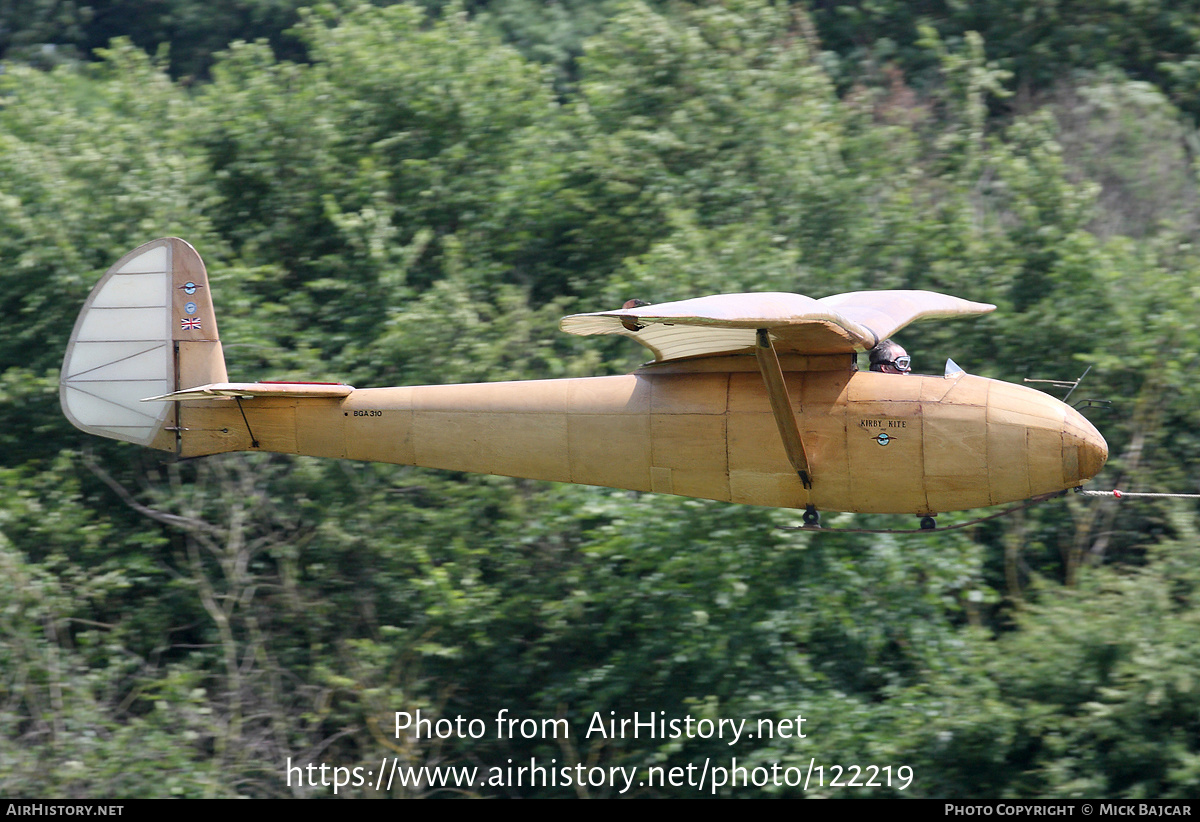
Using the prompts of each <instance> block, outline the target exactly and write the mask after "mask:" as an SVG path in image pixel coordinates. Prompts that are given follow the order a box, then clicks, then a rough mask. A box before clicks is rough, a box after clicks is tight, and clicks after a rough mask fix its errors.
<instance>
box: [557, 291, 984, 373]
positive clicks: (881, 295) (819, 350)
mask: <svg viewBox="0 0 1200 822" xmlns="http://www.w3.org/2000/svg"><path fill="white" fill-rule="evenodd" d="M995 308H996V306H994V305H990V304H988V303H976V302H971V301H970V300H964V299H960V298H959V297H952V296H950V295H948V294H938V293H937V292H934V291H853V292H849V293H846V294H835V295H833V296H830V297H823V298H822V299H819V300H815V299H813V298H811V297H805V296H804V295H802V294H787V293H782V292H767V293H761V294H715V295H713V296H710V297H698V298H696V299H691V300H680V301H677V302H669V303H659V304H658V305H646V306H641V307H638V308H628V309H619V310H617V311H598V312H594V313H591V314H572V315H570V316H569V317H564V318H563V319H562V321H561V322H560V323H559V328H561V329H562V330H563V331H566V332H567V333H569V334H580V335H584V336H588V335H593V334H620V335H621V336H625V337H631V338H633V339H634V340H637V341H638V342H639V343H641V344H642V345H644V346H646V347H647V348H649V349H650V350H651V351H652V352H654V358H655V360H656V361H658V362H666V361H667V360H680V359H686V358H692V357H713V356H719V355H722V354H736V353H743V352H745V353H750V352H753V351H754V350H755V335H756V333H757V331H758V329H760V328H761V329H767V330H768V331H769V332H770V335H771V338H772V340H773V342H774V347H775V349H776V351H778V352H779V353H781V354H787V353H796V354H838V353H852V352H854V351H865V350H868V349H870V348H874V347H875V345H876V344H877V343H879V342H880V341H881V340H884V339H887V338H888V337H890V336H892V334H894V333H896V332H897V331H899V330H900V329H902V328H904V327H905V326H906V325H909V324H910V323H913V322H916V321H918V320H925V319H944V318H949V317H960V316H967V315H971V314H986V313H987V312H989V311H993V310H995Z"/></svg>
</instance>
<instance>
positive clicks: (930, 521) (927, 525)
mask: <svg viewBox="0 0 1200 822" xmlns="http://www.w3.org/2000/svg"><path fill="white" fill-rule="evenodd" d="M934 528H937V520H936V519H934V518H933V517H921V530H922V531H932V530H933V529H934Z"/></svg>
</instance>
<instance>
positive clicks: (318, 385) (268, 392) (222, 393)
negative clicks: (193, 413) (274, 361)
mask: <svg viewBox="0 0 1200 822" xmlns="http://www.w3.org/2000/svg"><path fill="white" fill-rule="evenodd" d="M352 391H354V386H352V385H343V384H342V383H335V382H214V383H212V384H210V385H198V386H196V387H195V388H187V389H184V390H183V391H175V392H173V393H171V394H163V395H161V396H158V397H146V398H145V399H144V400H142V402H183V401H185V400H229V399H253V398H254V397H309V398H313V397H334V398H337V397H348V396H349V395H350V393H351V392H352Z"/></svg>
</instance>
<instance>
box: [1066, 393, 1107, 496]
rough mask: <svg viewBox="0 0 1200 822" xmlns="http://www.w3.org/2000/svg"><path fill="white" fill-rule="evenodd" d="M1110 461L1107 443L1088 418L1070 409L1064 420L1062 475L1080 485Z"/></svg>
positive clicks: (1070, 483) (1069, 483) (1072, 482)
mask: <svg viewBox="0 0 1200 822" xmlns="http://www.w3.org/2000/svg"><path fill="white" fill-rule="evenodd" d="M1107 461H1108V443H1107V442H1105V441H1104V437H1102V436H1100V432H1099V431H1097V430H1096V427H1095V426H1094V425H1092V424H1091V423H1090V422H1088V420H1087V419H1086V418H1085V417H1084V416H1083V415H1082V414H1080V413H1079V412H1078V411H1076V410H1075V409H1074V408H1072V409H1070V410H1069V411H1068V413H1067V415H1066V419H1065V420H1064V421H1063V475H1064V476H1063V478H1064V479H1065V480H1066V482H1067V485H1068V486H1072V485H1078V484H1079V483H1081V482H1084V481H1085V480H1089V479H1091V478H1092V477H1094V476H1096V475H1097V474H1099V473H1100V469H1101V468H1103V467H1104V463H1105V462H1107Z"/></svg>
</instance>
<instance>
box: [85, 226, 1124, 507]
mask: <svg viewBox="0 0 1200 822" xmlns="http://www.w3.org/2000/svg"><path fill="white" fill-rule="evenodd" d="M158 242H160V243H161V242H165V241H158ZM170 242H173V243H178V244H180V246H173V247H169V248H171V249H174V250H173V252H172V253H174V255H175V256H176V257H177V258H178V261H177V262H176V263H175V265H176V267H177V268H178V269H179V270H178V271H174V272H173V273H172V271H171V270H170V265H167V268H168V271H167V272H166V273H167V278H166V280H165V282H166V283H167V285H166V286H164V287H165V288H166V289H168V292H167V297H166V298H165V300H164V303H165V304H164V306H161V307H160V308H161V309H162V310H164V311H165V312H166V313H167V315H168V317H169V324H168V328H169V332H168V333H169V335H170V338H169V339H166V340H164V341H162V348H163V352H164V355H163V356H166V357H168V358H169V361H168V362H167V366H166V367H167V370H168V371H169V372H170V374H169V375H167V376H165V377H162V378H161V379H159V378H158V377H156V378H155V379H159V382H158V383H155V384H154V385H155V387H157V386H161V385H165V386H166V387H167V388H168V389H175V390H174V392H173V393H171V394H168V395H166V397H165V398H160V400H161V401H160V403H159V407H162V411H161V412H155V413H159V416H158V417H156V418H155V420H154V422H153V425H152V426H151V425H150V424H147V426H149V427H146V428H145V429H144V431H145V432H146V433H141V432H142V431H143V429H137V432H135V433H136V436H133V435H129V436H126V435H123V434H121V433H120V432H119V431H117V430H116V424H115V423H113V424H110V423H108V422H96V421H95V420H96V419H98V418H99V417H100V416H103V414H102V413H101V411H102V410H103V409H104V408H106V407H107V406H106V405H105V404H108V405H111V404H113V403H120V402H124V401H122V400H119V399H113V398H112V397H111V396H109V395H107V394H104V397H105V399H103V400H100V401H97V400H95V399H94V397H95V396H99V395H101V394H103V392H104V391H109V390H110V388H111V386H112V385H115V384H116V383H114V382H113V379H112V374H111V373H109V372H110V371H112V369H113V368H114V367H115V366H113V365H104V364H102V365H93V362H99V361H101V360H104V359H105V358H108V359H112V360H114V362H118V363H125V365H124V366H122V368H124V371H122V372H121V373H127V372H128V373H132V372H133V370H134V369H133V367H132V366H130V365H129V363H131V362H134V361H136V360H138V359H139V358H144V357H146V356H153V357H158V356H159V355H158V354H157V353H155V354H147V353H145V352H143V351H142V349H137V352H135V353H130V354H128V355H125V354H121V350H118V349H117V348H114V346H116V345H118V344H121V345H127V346H136V345H143V343H141V342H136V343H135V342H129V341H114V340H111V339H109V337H111V336H112V335H113V333H114V332H111V331H103V332H101V331H88V330H87V328H86V326H87V323H86V322H85V320H84V318H83V317H82V316H81V319H80V322H79V323H78V324H77V328H76V332H75V334H74V335H73V337H72V344H71V347H70V349H69V353H68V356H67V361H66V362H65V363H64V376H63V385H64V388H63V406H64V409H66V410H67V414H68V417H70V418H71V419H72V421H73V422H75V423H76V425H79V427H81V428H84V430H89V431H92V432H93V433H99V434H101V435H104V436H115V437H118V438H123V439H130V440H132V441H136V442H141V443H142V444H145V445H150V446H152V447H159V448H164V449H169V450H173V451H175V452H176V453H177V454H178V455H179V456H181V457H193V456H202V455H206V454H214V453H220V452H228V451H245V450H259V451H272V452H278V453H286V454H306V455H312V456H318V457H332V458H345V459H354V460H369V461H377V462H386V463H395V464H400V465H417V466H424V467H428V468H439V469H447V470H453V471H465V472H474V473H486V474H499V475H506V476H512V477H524V478H530V479H536V480H548V481H556V482H571V483H581V484H587V485H598V486H608V487H612V488H622V489H628V490H632V491H647V492H654V493H666V494H677V495H682V496H689V497H699V498H704V499H713V500H721V501H725V502H736V503H745V504H751V505H768V506H778V507H789V508H806V507H808V506H813V507H815V508H816V509H819V510H836V511H852V512H870V513H910V514H918V515H931V514H937V513H940V512H944V511H954V510H962V509H968V508H977V507H983V506H988V505H995V504H1000V503H1006V502H1012V501H1016V500H1022V499H1027V498H1030V497H1034V496H1038V495H1042V494H1048V493H1052V492H1055V491H1060V490H1063V489H1066V488H1071V487H1074V486H1077V485H1079V484H1080V483H1082V482H1083V481H1085V480H1087V479H1089V478H1090V477H1092V476H1094V475H1095V474H1096V473H1097V472H1099V470H1100V469H1101V467H1102V466H1103V464H1104V461H1105V459H1106V458H1107V445H1106V444H1105V442H1104V439H1103V438H1102V437H1101V436H1100V434H1099V433H1098V432H1097V431H1096V429H1095V428H1094V427H1093V426H1092V425H1091V424H1090V423H1089V422H1088V421H1087V420H1086V419H1085V418H1084V417H1082V416H1081V415H1080V414H1079V413H1078V412H1077V411H1075V410H1074V409H1072V408H1071V407H1069V406H1067V405H1065V404H1063V403H1062V402H1059V401H1058V400H1056V399H1054V398H1053V397H1050V396H1049V395H1046V394H1043V393H1041V392H1039V391H1035V390H1032V389H1029V388H1025V387H1021V386H1016V385H1012V384H1009V383H1005V382H1001V381H998V380H991V379H985V378H982V377H977V376H972V375H969V374H965V373H962V372H959V373H956V374H951V375H947V376H918V375H896V374H883V373H875V372H869V371H859V370H858V369H857V367H856V357H855V354H854V353H853V352H838V353H821V354H809V355H803V354H796V353H787V352H786V351H784V352H781V353H779V355H778V357H777V358H776V356H775V352H774V350H773V348H772V349H771V350H770V351H769V353H768V354H767V355H764V354H763V353H762V352H761V351H759V352H740V353H731V354H723V355H717V356H713V355H706V356H699V357H694V358H688V357H682V358H676V359H671V360H668V361H665V362H659V363H654V364H650V365H647V366H643V367H642V368H639V369H638V370H636V371H635V372H634V373H632V374H629V375H625V376H612V377H591V378H579V379H562V380H535V381H522V382H501V383H484V384H471V385H431V386H410V387H401V388H367V389H361V388H360V389H355V388H351V387H350V386H336V385H320V384H313V385H311V386H306V385H305V384H296V383H290V384H271V383H251V384H241V383H237V384H231V383H225V382H224V380H225V379H227V377H226V376H225V374H224V360H223V357H222V356H221V350H220V342H219V340H218V339H217V338H216V319H215V315H213V314H212V309H211V305H210V304H209V303H208V302H207V301H200V302H201V304H200V307H199V310H197V309H196V303H195V302H186V301H187V300H190V299H192V298H191V297H189V296H188V295H182V296H181V293H182V291H183V289H184V288H185V286H193V289H192V291H191V292H190V293H191V294H195V293H196V290H195V286H196V284H197V283H201V282H203V285H200V286H198V287H199V288H200V289H206V288H207V280H206V279H204V280H201V277H202V275H203V274H204V272H203V267H202V266H200V267H199V270H197V269H196V265H198V264H199V258H198V257H196V258H195V261H194V262H192V261H191V257H189V256H188V255H187V253H186V252H187V251H188V250H190V246H187V247H186V249H184V248H182V246H186V244H184V243H182V241H178V240H172V241H170ZM150 245H153V244H150ZM143 248H146V247H143ZM136 253H137V252H134V254H136ZM190 253H191V254H193V255H194V253H195V252H194V250H191V252H190ZM129 256H130V257H132V256H133V255H129ZM168 258H169V257H168ZM127 259H128V258H127ZM185 263H186V265H185ZM189 266H190V267H189ZM145 267H146V265H142V266H141V268H145ZM125 269H126V270H128V271H129V273H131V274H133V275H136V276H141V277H142V279H146V278H145V276H144V273H143V272H142V271H140V269H139V266H138V265H137V264H128V263H127V264H126V265H125ZM114 271H116V272H117V273H118V274H121V273H123V270H122V268H121V264H118V265H117V266H114ZM125 282H127V283H129V284H130V285H129V286H128V287H126V288H125V290H126V291H128V290H131V289H132V283H133V278H132V277H130V278H129V279H127V280H126V281H125ZM155 282H157V281H155ZM155 287H156V288H157V286H155ZM97 289H98V290H99V286H98V287H97ZM177 292H180V293H177ZM95 293H96V292H94V294H95ZM113 293H115V292H113ZM206 293H207V292H206V291H205V292H204V294H206ZM893 293H900V292H893ZM911 293H914V294H915V293H918V292H911ZM922 293H923V292H922ZM938 296H940V295H938ZM105 299H107V298H104V297H100V298H98V299H96V300H95V302H96V303H97V305H95V306H93V305H92V302H93V301H91V300H90V301H89V308H92V309H94V310H93V312H92V313H93V314H95V313H96V311H101V312H102V311H103V310H104V309H105V304H104V303H105ZM803 299H807V298H803ZM950 299H953V298H950ZM181 300H182V301H184V302H181ZM680 305H682V303H681V304H680ZM973 305H978V304H973ZM180 306H187V307H188V308H189V309H190V310H192V311H193V312H194V316H195V317H197V318H198V319H197V320H196V321H195V322H196V323H199V329H200V330H201V331H204V330H205V329H210V331H209V332H208V333H207V334H201V335H191V336H189V335H188V331H189V329H187V328H184V329H183V330H181V329H179V328H176V327H175V326H176V325H178V324H179V323H181V322H182V324H183V325H184V326H185V327H186V326H187V325H188V320H189V317H190V316H192V315H188V314H186V313H184V311H185V309H184V308H182V307H180ZM141 308H147V307H146V306H139V309H141ZM989 308H990V307H989ZM649 310H650V309H645V310H643V313H646V312H648V311H649ZM85 313H86V312H85ZM618 315H620V317H619V318H621V319H623V320H624V321H626V325H625V327H626V328H629V327H630V323H629V322H628V316H626V315H625V314H623V313H622V312H612V313H611V314H610V315H604V317H602V318H601V320H603V321H605V322H607V321H608V320H607V318H608V317H610V316H618ZM576 316H577V317H584V318H590V317H593V316H600V315H576ZM568 319H570V318H568ZM586 322H592V320H591V319H586ZM759 322H761V323H765V322H766V321H765V320H763V321H759ZM747 325H748V326H749V327H752V326H753V325H754V321H751V322H748V323H747ZM96 327H97V328H99V327H100V325H99V323H98V321H97V323H96ZM781 328H782V327H781ZM637 329H638V326H636V325H635V326H633V329H632V330H631V332H630V333H637ZM618 331H619V329H618ZM120 333H125V332H120ZM137 333H141V332H137ZM137 333H134V332H129V333H127V334H126V336H137ZM156 333H157V332H156ZM596 333H610V332H596ZM620 333H623V332H620ZM787 333H788V332H787V331H786V329H783V330H779V331H777V332H770V333H768V331H767V330H763V331H762V332H760V334H759V337H758V339H759V341H760V342H761V343H762V344H763V345H764V346H768V347H770V346H771V345H773V344H772V343H771V342H770V340H771V339H775V338H778V339H781V340H784V341H786V340H787V339H788V337H787ZM806 333H807V332H806ZM89 334H91V336H92V337H94V338H95V339H89V338H88V335H89ZM106 335H107V336H106ZM142 336H145V334H142ZM155 345H156V346H157V343H156V344H155ZM105 346H107V348H105ZM817 347H819V346H817ZM72 350H78V351H81V352H84V353H80V354H74V355H73V354H72V353H70V352H71V351H72ZM149 350H150V349H146V351H147V352H148V351H149ZM154 350H155V351H157V350H158V349H157V347H156V348H155V349H154ZM128 351H129V352H134V347H129V348H128ZM102 354H103V356H101V355H102ZM73 357H74V358H75V362H74V364H73V361H72V358H73ZM114 358H115V359H114ZM772 362H775V363H777V366H772V365H770V363H772ZM113 373H116V372H113ZM772 375H776V376H775V377H774V383H773V379H772ZM129 380H131V381H134V382H136V378H134V377H130V378H129ZM102 383H103V386H102V387H98V386H101V384H102ZM206 383H209V384H208V385H206ZM192 386H199V388H198V389H197V390H196V391H194V392H191V393H189V392H188V391H187V390H184V389H188V388H190V387H192ZM206 389H211V390H208V391H207V392H206ZM113 390H115V389H113ZM222 391H223V392H224V393H221V392H222ZM213 392H216V393H217V394H218V395H219V396H216V397H214V396H209V395H211V394H213ZM126 393H127V394H128V395H129V396H133V395H135V394H140V397H139V400H140V399H141V398H144V397H146V396H147V395H148V394H150V393H154V392H153V391H151V390H148V389H147V388H145V387H142V386H137V387H131V388H128V389H127V390H126ZM206 394H208V395H206ZM80 397H82V398H83V399H84V400H85V401H86V402H85V403H81V402H80V401H79V400H78V398H80ZM125 406H128V407H129V408H131V409H132V411H131V413H133V414H136V413H139V409H138V408H137V407H136V406H135V405H134V404H133V403H130V402H125ZM97 409H99V410H97ZM145 413H147V414H149V413H150V412H145ZM89 415H90V416H89ZM110 416H111V414H110ZM135 422H137V421H136V420H135ZM139 424H140V423H139ZM132 425H133V424H132V423H130V430H133V427H132ZM154 426H157V427H154ZM789 426H793V428H792V431H793V433H792V435H791V436H792V438H793V444H792V445H789V438H788V437H789V435H788V432H787V430H785V429H787V428H788V427H789ZM797 450H799V451H800V452H801V453H800V454H799V455H798V454H797V453H796V452H797ZM798 459H799V460H800V463H798ZM798 464H799V467H801V468H803V469H805V470H804V471H799V472H798V470H797V468H798ZM805 480H808V482H805Z"/></svg>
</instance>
